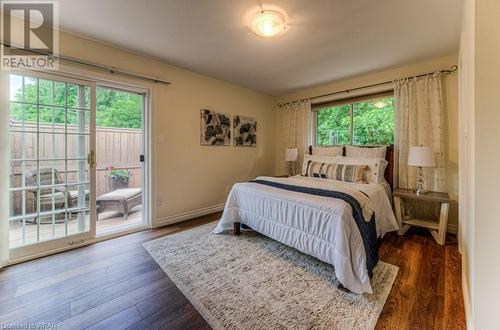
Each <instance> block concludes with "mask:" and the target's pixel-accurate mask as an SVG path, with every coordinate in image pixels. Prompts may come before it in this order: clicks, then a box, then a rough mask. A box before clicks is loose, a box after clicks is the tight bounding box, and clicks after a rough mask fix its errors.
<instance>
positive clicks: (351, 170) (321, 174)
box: [305, 161, 370, 183]
mask: <svg viewBox="0 0 500 330" xmlns="http://www.w3.org/2000/svg"><path fill="white" fill-rule="evenodd" d="M369 169H370V168H369V166H367V165H345V164H334V163H323V162H313V161H309V162H308V164H307V169H306V172H305V176H310V177H313V178H323V179H333V180H340V181H346V182H356V183H368V173H369Z"/></svg>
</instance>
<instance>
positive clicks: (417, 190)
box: [413, 187, 428, 195]
mask: <svg viewBox="0 0 500 330" xmlns="http://www.w3.org/2000/svg"><path fill="white" fill-rule="evenodd" d="M413 192H414V193H415V194H417V195H425V194H427V193H428V191H427V190H425V189H423V188H421V187H420V188H417V189H414V190H413Z"/></svg>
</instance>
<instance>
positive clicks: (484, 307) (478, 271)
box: [460, 0, 500, 329]
mask: <svg viewBox="0 0 500 330" xmlns="http://www.w3.org/2000/svg"><path fill="white" fill-rule="evenodd" d="M464 10H465V11H464V24H463V33H462V45H461V60H462V70H463V73H462V82H461V86H462V90H463V97H462V100H461V103H462V105H461V108H460V109H461V119H462V118H463V127H462V130H461V131H460V142H461V143H460V151H461V159H462V155H463V160H464V162H465V167H466V169H467V170H466V172H465V173H464V175H465V178H464V179H465V180H464V182H463V184H462V183H461V188H462V185H463V190H462V189H461V192H463V196H461V199H463V200H464V203H465V210H464V211H465V212H464V215H463V220H464V221H463V222H462V224H463V235H462V239H463V247H464V254H463V256H464V258H465V260H464V267H463V271H464V282H463V283H464V291H466V292H468V295H466V296H465V299H466V307H467V306H468V307H469V310H468V312H469V316H470V318H469V320H468V321H469V322H468V323H469V325H470V327H471V328H476V329H499V328H500V313H499V312H498V311H499V307H498V299H499V298H500V257H499V255H498V251H499V250H500V240H499V238H498V237H499V236H498V234H499V232H500V216H499V214H500V203H499V197H498V196H499V194H498V187H500V173H499V172H498V170H499V169H500V136H499V134H498V132H499V129H500V98H499V92H498V91H499V88H500V65H499V64H498V59H499V58H500V37H499V36H500V25H499V24H498V17H499V16H500V2H499V1H498V0H481V1H476V0H465V6H464Z"/></svg>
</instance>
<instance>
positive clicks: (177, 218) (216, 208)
mask: <svg viewBox="0 0 500 330" xmlns="http://www.w3.org/2000/svg"><path fill="white" fill-rule="evenodd" d="M224 205H225V204H224V203H223V204H217V205H213V206H208V207H204V208H201V209H198V210H193V211H188V212H184V213H179V214H175V215H170V216H168V217H164V218H160V219H156V221H154V223H153V224H152V227H153V228H158V227H163V226H166V225H171V224H173V223H177V222H181V221H185V220H189V219H193V218H197V217H201V216H203V215H207V214H210V213H215V212H220V211H222V210H223V209H224Z"/></svg>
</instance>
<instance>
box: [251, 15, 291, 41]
mask: <svg viewBox="0 0 500 330" xmlns="http://www.w3.org/2000/svg"><path fill="white" fill-rule="evenodd" d="M250 29H251V30H252V31H253V32H255V33H256V34H257V35H259V36H262V37H273V36H275V35H277V34H280V33H282V32H283V31H285V29H286V20H285V16H284V15H283V14H281V13H279V12H277V11H274V10H262V11H260V12H259V13H257V14H255V15H254V16H253V17H252V19H251V20H250Z"/></svg>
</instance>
